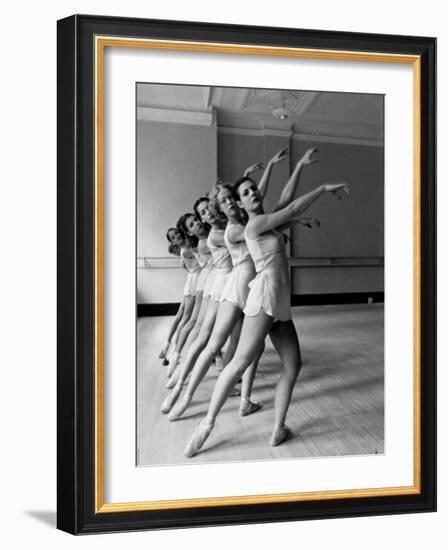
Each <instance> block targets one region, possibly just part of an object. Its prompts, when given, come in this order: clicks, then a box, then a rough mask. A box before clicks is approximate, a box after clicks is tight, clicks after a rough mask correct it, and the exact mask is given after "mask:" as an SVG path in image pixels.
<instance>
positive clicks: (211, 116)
mask: <svg viewBox="0 0 448 550" xmlns="http://www.w3.org/2000/svg"><path fill="white" fill-rule="evenodd" d="M137 119H138V120H144V121H146V122H168V123H174V124H193V125H195V126H216V116H215V112H214V109H212V110H211V111H210V112H203V111H180V110H175V109H157V108H155V107H137Z"/></svg>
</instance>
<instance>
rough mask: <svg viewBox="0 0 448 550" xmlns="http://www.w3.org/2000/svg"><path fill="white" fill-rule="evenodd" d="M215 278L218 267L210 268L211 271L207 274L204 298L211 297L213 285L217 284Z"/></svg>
mask: <svg viewBox="0 0 448 550" xmlns="http://www.w3.org/2000/svg"><path fill="white" fill-rule="evenodd" d="M215 277H216V267H215V266H214V265H212V266H211V268H210V271H209V272H208V273H207V278H206V279H205V281H204V291H203V294H202V295H203V297H204V298H207V297H208V296H210V293H211V291H212V287H213V283H214V282H215Z"/></svg>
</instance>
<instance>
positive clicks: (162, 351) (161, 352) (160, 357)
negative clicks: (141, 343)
mask: <svg viewBox="0 0 448 550" xmlns="http://www.w3.org/2000/svg"><path fill="white" fill-rule="evenodd" d="M169 347H170V343H169V342H165V345H164V346H163V348H162V349H161V350H160V353H159V359H165V358H166V353H167V351H168V348H169Z"/></svg>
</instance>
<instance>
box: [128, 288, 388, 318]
mask: <svg viewBox="0 0 448 550" xmlns="http://www.w3.org/2000/svg"><path fill="white" fill-rule="evenodd" d="M369 301H370V302H372V303H380V302H384V292H344V293H339V294H293V295H292V296H291V306H294V307H295V306H324V305H331V304H367V303H369ZM178 309H179V303H166V304H137V317H157V316H162V315H175V314H176V313H177V310H178Z"/></svg>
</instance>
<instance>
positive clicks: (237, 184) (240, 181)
mask: <svg viewBox="0 0 448 550" xmlns="http://www.w3.org/2000/svg"><path fill="white" fill-rule="evenodd" d="M246 181H250V182H252V183H253V184H254V185H255V186H256V185H257V184H256V183H255V182H254V180H253V179H252V178H249V176H243V177H242V178H240V179H238V180H236V182H235V185H234V186H233V190H234V192H235V193H236V196H237V197H238V199H240V198H241V197H240V187H241V185H242V184H243V183H245V182H246Z"/></svg>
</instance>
